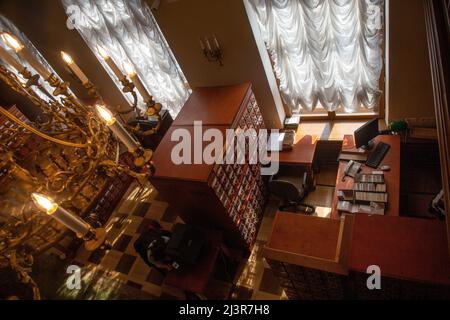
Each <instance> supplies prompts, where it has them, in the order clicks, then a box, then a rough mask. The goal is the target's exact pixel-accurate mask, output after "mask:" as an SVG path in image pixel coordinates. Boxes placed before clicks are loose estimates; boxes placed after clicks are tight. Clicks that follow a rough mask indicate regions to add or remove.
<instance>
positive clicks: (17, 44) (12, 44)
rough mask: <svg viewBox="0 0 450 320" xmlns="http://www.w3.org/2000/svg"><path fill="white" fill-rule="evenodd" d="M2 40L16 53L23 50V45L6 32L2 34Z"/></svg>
mask: <svg viewBox="0 0 450 320" xmlns="http://www.w3.org/2000/svg"><path fill="white" fill-rule="evenodd" d="M2 39H3V41H4V42H5V43H6V44H7V45H8V46H9V47H10V48H12V49H14V50H16V52H19V51H20V50H22V49H23V45H22V44H21V43H20V42H19V40H17V39H16V38H15V37H13V36H12V35H10V34H9V33H7V32H4V33H2Z"/></svg>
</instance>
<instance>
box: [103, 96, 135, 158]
mask: <svg viewBox="0 0 450 320" xmlns="http://www.w3.org/2000/svg"><path fill="white" fill-rule="evenodd" d="M95 107H96V108H97V112H98V114H99V115H100V117H101V118H102V119H103V120H104V121H105V122H106V125H107V126H108V127H109V129H111V131H112V132H113V133H114V134H115V135H116V137H117V138H118V139H119V140H120V141H121V142H122V143H123V144H124V145H125V146H126V147H127V149H128V151H129V152H131V153H133V152H135V151H136V150H137V149H138V148H139V147H140V145H139V143H138V142H137V141H136V140H135V139H134V138H133V137H132V136H131V135H130V134H129V133H128V131H127V130H125V128H124V127H123V126H122V125H121V124H120V122H119V121H117V119H116V118H115V117H114V116H113V115H112V113H111V111H109V110H108V109H107V108H106V107H105V106H102V105H99V104H98V105H96V106H95Z"/></svg>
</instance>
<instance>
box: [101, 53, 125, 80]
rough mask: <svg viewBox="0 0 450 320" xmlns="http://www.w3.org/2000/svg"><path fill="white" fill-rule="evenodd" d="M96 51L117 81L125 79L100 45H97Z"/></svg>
mask: <svg viewBox="0 0 450 320" xmlns="http://www.w3.org/2000/svg"><path fill="white" fill-rule="evenodd" d="M97 50H98V53H99V54H100V55H101V56H102V58H103V60H105V62H106V64H107V65H108V66H109V68H110V69H111V70H112V72H113V73H114V74H115V75H116V77H117V79H119V80H122V79H123V78H125V76H124V75H123V73H122V71H120V69H119V67H118V66H117V65H116V63H115V62H114V60H113V59H112V58H111V57H110V56H109V54H108V53H107V52H106V50H105V49H104V48H103V47H102V46H100V45H97Z"/></svg>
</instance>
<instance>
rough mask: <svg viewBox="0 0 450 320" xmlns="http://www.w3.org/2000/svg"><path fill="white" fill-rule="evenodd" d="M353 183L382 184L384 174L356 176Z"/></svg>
mask: <svg viewBox="0 0 450 320" xmlns="http://www.w3.org/2000/svg"><path fill="white" fill-rule="evenodd" d="M355 182H365V183H384V174H357V175H356V176H355Z"/></svg>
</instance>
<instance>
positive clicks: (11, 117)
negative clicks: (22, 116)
mask: <svg viewBox="0 0 450 320" xmlns="http://www.w3.org/2000/svg"><path fill="white" fill-rule="evenodd" d="M0 113H1V114H3V115H4V116H5V117H7V118H8V119H10V120H11V121H14V122H15V123H17V124H18V125H19V126H21V127H22V128H24V129H27V130H29V131H31V132H33V133H34V134H36V135H38V136H40V137H41V138H44V139H46V140H49V141H52V142H54V143H57V144H61V145H63V146H66V147H73V148H87V147H88V144H86V143H85V144H80V143H72V142H68V141H64V140H60V139H56V138H53V137H50V136H48V135H46V134H44V133H42V132H40V131H39V130H37V129H35V128H33V127H32V126H30V125H28V124H26V123H25V122H23V121H21V120H19V119H18V118H16V117H15V116H14V115H13V114H11V113H9V112H8V111H7V110H6V109H4V108H3V107H0Z"/></svg>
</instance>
